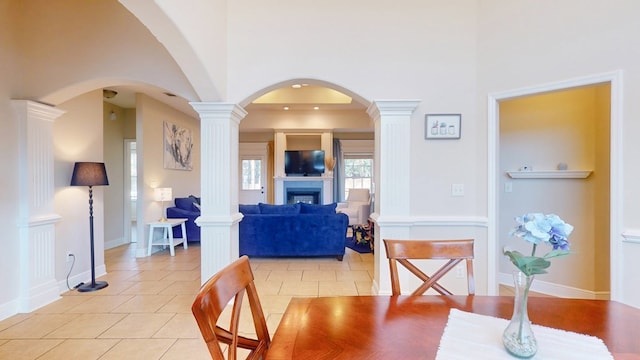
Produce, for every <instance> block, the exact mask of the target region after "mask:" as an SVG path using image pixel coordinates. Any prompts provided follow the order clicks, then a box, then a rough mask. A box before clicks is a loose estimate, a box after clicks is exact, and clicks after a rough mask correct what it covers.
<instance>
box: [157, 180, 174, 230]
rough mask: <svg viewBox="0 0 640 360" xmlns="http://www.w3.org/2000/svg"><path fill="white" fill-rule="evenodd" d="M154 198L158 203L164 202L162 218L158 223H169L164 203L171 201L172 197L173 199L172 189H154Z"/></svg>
mask: <svg viewBox="0 0 640 360" xmlns="http://www.w3.org/2000/svg"><path fill="white" fill-rule="evenodd" d="M153 197H154V198H155V200H156V201H161V202H162V217H161V218H160V220H158V221H161V222H165V221H167V218H166V217H165V209H164V202H165V201H170V200H171V197H172V194H171V188H155V189H153Z"/></svg>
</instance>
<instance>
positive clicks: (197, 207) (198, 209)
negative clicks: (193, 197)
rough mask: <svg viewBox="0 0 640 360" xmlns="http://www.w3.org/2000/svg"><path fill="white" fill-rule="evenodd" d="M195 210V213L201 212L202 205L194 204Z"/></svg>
mask: <svg viewBox="0 0 640 360" xmlns="http://www.w3.org/2000/svg"><path fill="white" fill-rule="evenodd" d="M193 210H194V211H200V204H198V203H195V202H194V203H193Z"/></svg>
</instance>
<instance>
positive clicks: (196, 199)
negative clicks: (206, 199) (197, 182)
mask: <svg viewBox="0 0 640 360" xmlns="http://www.w3.org/2000/svg"><path fill="white" fill-rule="evenodd" d="M189 198H190V199H192V200H193V202H195V203H196V204H198V205H200V198H199V197H197V196H194V195H189Z"/></svg>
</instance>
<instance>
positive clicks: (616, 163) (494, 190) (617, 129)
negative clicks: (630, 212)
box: [487, 70, 623, 301]
mask: <svg viewBox="0 0 640 360" xmlns="http://www.w3.org/2000/svg"><path fill="white" fill-rule="evenodd" d="M601 83H610V84H611V114H610V119H611V121H610V126H611V145H610V146H611V151H610V161H609V162H610V165H611V170H610V177H611V185H610V186H611V188H610V189H609V192H610V199H611V200H610V201H611V204H610V205H611V214H610V222H611V225H610V229H609V238H610V248H611V254H610V260H609V261H610V264H611V265H610V266H611V289H610V290H611V300H615V301H621V300H622V295H623V294H622V282H623V279H622V274H623V272H622V271H623V264H622V262H621V259H622V256H621V254H620V249H621V247H620V241H621V237H620V234H622V220H621V219H622V207H621V206H622V200H621V199H622V193H621V192H622V139H623V138H622V92H623V87H622V71H621V70H617V71H612V72H607V73H603V74H596V75H589V76H585V77H581V78H576V79H570V80H565V81H559V82H554V83H550V84H543V85H538V86H532V87H526V88H521V89H515V90H509V91H504V92H499V93H492V94H489V96H488V146H487V148H488V169H487V171H488V174H487V175H488V181H487V184H488V189H487V194H488V209H487V213H488V215H489V228H488V231H487V237H488V244H487V245H488V246H487V249H488V252H489V253H488V254H487V262H488V267H489V268H488V274H489V278H488V288H489V293H490V294H497V292H498V281H497V279H498V269H497V265H498V258H497V255H498V254H499V253H500V249H498V241H497V239H498V234H497V227H498V223H497V222H498V206H497V204H498V191H499V190H498V176H499V175H500V174H498V164H499V163H500V162H499V152H498V149H499V136H500V126H499V105H498V103H499V102H500V101H502V100H506V99H510V98H515V97H520V96H527V95H533V94H540V93H545V92H551V91H557V90H563V89H567V88H575V87H579V86H587V85H595V84H601Z"/></svg>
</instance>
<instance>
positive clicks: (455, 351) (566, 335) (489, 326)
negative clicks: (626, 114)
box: [436, 309, 613, 360]
mask: <svg viewBox="0 0 640 360" xmlns="http://www.w3.org/2000/svg"><path fill="white" fill-rule="evenodd" d="M508 323H509V321H508V320H505V319H500V318H496V317H492V316H485V315H478V314H474V313H469V312H464V311H460V310H458V309H451V311H450V312H449V320H448V321H447V326H446V328H445V330H444V334H443V335H442V338H441V339H440V346H439V348H438V354H437V355H436V360H454V359H461V360H462V359H464V360H468V359H474V360H477V359H491V360H498V359H514V357H512V356H511V355H509V354H508V353H507V351H506V350H505V348H504V345H502V332H503V331H504V329H505V328H506V327H507V325H508ZM532 328H533V333H534V334H535V336H536V340H537V341H538V352H537V353H536V355H535V356H534V357H533V358H532V359H544V360H551V359H558V360H567V359H581V360H589V359H593V360H609V359H610V360H613V356H611V353H609V350H608V349H607V347H606V345H605V344H604V342H603V341H602V340H601V339H599V338H597V337H594V336H590V335H584V334H578V333H575V332H570V331H564V330H559V329H552V328H548V327H544V326H540V325H532Z"/></svg>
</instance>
